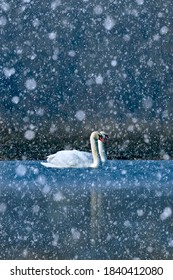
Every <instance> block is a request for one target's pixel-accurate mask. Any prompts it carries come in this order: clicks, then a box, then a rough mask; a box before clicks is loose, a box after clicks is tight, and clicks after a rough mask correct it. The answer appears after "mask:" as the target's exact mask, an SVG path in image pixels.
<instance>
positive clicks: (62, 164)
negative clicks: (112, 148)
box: [41, 131, 108, 168]
mask: <svg viewBox="0 0 173 280" xmlns="http://www.w3.org/2000/svg"><path fill="white" fill-rule="evenodd" d="M107 139H108V134H107V133H106V132H104V131H101V132H98V131H94V132H92V133H91V136H90V144H91V151H92V153H88V152H83V151H77V150H63V151H59V152H57V153H55V154H52V155H49V156H48V157H47V162H41V164H42V165H44V166H46V167H52V168H88V167H92V168H98V167H99V166H100V165H104V164H105V163H106V161H107V156H106V151H105V142H106V140H107Z"/></svg>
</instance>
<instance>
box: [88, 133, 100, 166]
mask: <svg viewBox="0 0 173 280" xmlns="http://www.w3.org/2000/svg"><path fill="white" fill-rule="evenodd" d="M97 141H98V139H97V132H93V133H92V134H91V136H90V143H91V151H92V156H93V164H92V167H98V166H99V165H100V157H99V150H98V144H97Z"/></svg>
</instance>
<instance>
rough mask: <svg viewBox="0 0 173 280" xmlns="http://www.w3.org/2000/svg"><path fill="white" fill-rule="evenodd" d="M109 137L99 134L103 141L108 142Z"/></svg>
mask: <svg viewBox="0 0 173 280" xmlns="http://www.w3.org/2000/svg"><path fill="white" fill-rule="evenodd" d="M108 139H109V136H108V135H105V137H103V136H102V135H99V140H100V141H101V142H103V143H105V142H107V141H108Z"/></svg>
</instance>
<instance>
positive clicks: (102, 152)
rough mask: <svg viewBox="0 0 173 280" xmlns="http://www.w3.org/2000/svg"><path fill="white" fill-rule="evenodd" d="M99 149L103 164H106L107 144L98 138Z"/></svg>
mask: <svg viewBox="0 0 173 280" xmlns="http://www.w3.org/2000/svg"><path fill="white" fill-rule="evenodd" d="M98 149H99V154H100V157H101V161H102V164H105V163H106V161H107V156H106V151H105V144H104V143H103V142H101V141H99V140H98Z"/></svg>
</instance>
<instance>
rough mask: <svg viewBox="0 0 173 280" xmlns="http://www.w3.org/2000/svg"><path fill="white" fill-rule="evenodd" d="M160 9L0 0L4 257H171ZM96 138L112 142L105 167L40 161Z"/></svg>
mask: <svg viewBox="0 0 173 280" xmlns="http://www.w3.org/2000/svg"><path fill="white" fill-rule="evenodd" d="M161 2H162V1H157V2H154V1H148V0H134V1H116V0H115V1H112V0H103V1H89V0H82V1H78V0H76V1H74V0H71V1H68V0H64V1H62V0H51V1H40V2H38V1H31V0H22V1H17V2H15V1H14V0H9V1H6V0H2V1H0V9H1V14H0V36H1V66H0V72H1V79H0V80H1V81H0V83H1V93H0V94H1V102H0V128H1V149H0V159H1V161H0V167H1V171H0V233H1V234H0V238H1V242H0V259H10V258H13V259H46V258H48V259H157V258H159V259H172V258H173V253H172V248H173V234H172V209H173V203H172V201H173V198H172V193H173V189H172V188H173V183H172V182H173V175H172V174H173V167H172V163H171V159H173V144H172V143H173V141H172V135H173V121H172V119H173V118H172V116H173V113H172V108H173V97H172V96H173V90H172V88H173V87H172V86H173V82H172V64H173V56H172V53H173V47H172V44H171V36H172V35H171V33H172V30H173V20H172V2H171V1H168V0H166V1H164V4H163V3H161ZM93 130H105V131H106V132H107V133H108V134H109V139H110V140H109V141H107V142H106V151H107V155H108V159H109V161H108V163H107V164H106V165H105V166H103V167H102V166H101V167H99V168H98V169H94V170H90V169H88V168H87V169H83V168H80V169H79V170H76V169H75V168H73V170H71V169H70V168H69V169H66V170H64V169H61V170H60V169H58V168H56V169H55V168H52V169H49V168H45V167H44V166H42V165H41V164H40V160H41V161H42V162H44V161H45V160H46V158H47V156H48V155H50V154H54V153H56V152H57V151H59V150H63V149H68V150H69V149H70V150H72V149H74V150H75V149H78V150H81V151H85V152H90V153H91V147H90V142H89V137H90V133H91V132H92V131H93ZM122 159H127V160H122ZM141 159H143V160H141ZM150 160H152V161H150Z"/></svg>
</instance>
